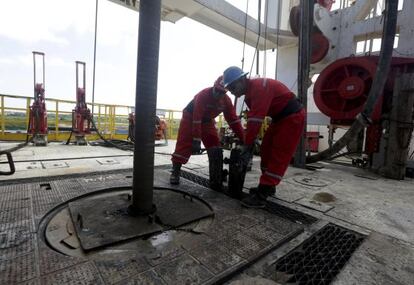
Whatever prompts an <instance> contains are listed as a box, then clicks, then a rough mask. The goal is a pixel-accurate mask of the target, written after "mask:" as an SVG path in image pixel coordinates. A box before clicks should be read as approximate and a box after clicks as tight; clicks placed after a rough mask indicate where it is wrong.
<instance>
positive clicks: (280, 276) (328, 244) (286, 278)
mask: <svg viewBox="0 0 414 285" xmlns="http://www.w3.org/2000/svg"><path fill="white" fill-rule="evenodd" d="M364 238H365V237H364V236H363V235H361V234H359V233H355V232H352V231H350V230H348V229H345V228H342V227H340V226H337V225H334V224H328V225H326V226H325V227H323V228H322V229H320V230H319V231H318V232H316V233H315V234H314V235H313V236H312V237H310V238H309V239H307V240H306V241H305V242H303V243H302V244H301V245H300V246H299V247H297V248H296V249H294V250H293V251H291V252H290V253H288V254H287V255H285V256H284V257H282V258H281V259H279V260H278V261H277V262H276V264H275V267H276V268H275V269H276V281H277V282H279V283H282V284H329V283H330V282H331V281H332V280H333V279H334V277H335V276H336V275H337V274H338V273H339V272H340V271H341V269H342V268H343V267H344V265H345V264H346V263H347V261H348V259H349V258H350V257H351V255H352V253H353V252H354V251H355V250H356V249H357V248H358V246H359V245H360V244H361V243H362V242H363V240H364Z"/></svg>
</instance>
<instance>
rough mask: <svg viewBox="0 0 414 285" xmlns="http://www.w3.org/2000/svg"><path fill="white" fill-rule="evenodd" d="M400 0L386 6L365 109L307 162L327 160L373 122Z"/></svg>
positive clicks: (391, 1) (386, 67) (393, 36)
mask: <svg viewBox="0 0 414 285" xmlns="http://www.w3.org/2000/svg"><path fill="white" fill-rule="evenodd" d="M397 15H398V1H395V0H387V1H386V6H385V20H384V28H383V33H382V41H381V52H380V56H379V61H378V66H377V71H376V76H375V78H374V82H373V83H372V87H371V90H370V91H369V94H368V98H367V102H366V103H365V107H364V110H363V111H362V112H361V113H360V114H358V115H357V117H356V120H355V121H354V123H353V124H352V126H351V128H350V129H349V130H348V131H347V132H346V133H345V134H344V135H343V136H342V137H341V138H340V139H339V140H338V141H337V142H336V143H335V144H334V145H333V146H332V147H331V148H329V149H327V150H324V151H322V152H320V153H318V154H315V155H312V156H310V157H307V159H306V163H313V162H317V161H320V160H327V159H329V158H330V157H331V156H333V155H334V154H336V153H338V152H339V151H340V150H341V149H343V148H344V147H345V146H346V145H347V144H348V143H349V142H350V141H351V140H352V139H353V138H355V137H356V136H357V135H358V133H359V132H360V131H361V130H363V129H364V128H365V127H366V126H368V125H369V124H370V123H371V115H372V112H373V110H374V107H375V103H376V102H377V101H378V99H379V98H380V96H381V94H382V91H383V89H384V85H385V83H386V81H387V76H388V72H389V70H390V65H391V60H392V52H393V46H394V38H395V33H396V27H397Z"/></svg>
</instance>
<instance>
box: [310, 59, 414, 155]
mask: <svg viewBox="0 0 414 285" xmlns="http://www.w3.org/2000/svg"><path fill="white" fill-rule="evenodd" d="M378 59H379V58H378V56H361V57H348V58H343V59H339V60H337V61H335V62H333V63H332V64H330V65H329V66H327V67H326V68H325V69H324V70H323V71H322V72H321V74H320V75H319V77H318V79H317V81H316V82H315V86H314V95H313V96H314V99H315V103H316V105H317V106H318V108H319V110H320V111H321V112H322V113H324V114H325V115H327V116H329V117H330V118H331V124H333V125H345V126H349V125H351V124H352V123H353V121H354V119H355V117H356V115H357V114H358V113H360V112H361V111H362V110H363V108H364V105H365V102H366V99H367V97H368V93H369V90H370V89H371V85H372V82H373V77H374V76H375V72H376V69H377V64H378ZM413 68H414V59H412V58H400V57H394V58H393V59H392V63H391V70H390V73H389V75H388V80H387V82H386V84H385V87H384V92H383V94H382V96H381V98H380V99H379V101H378V102H377V104H376V106H375V109H374V112H373V114H372V117H371V119H372V122H373V123H372V125H370V126H369V127H368V129H367V133H366V143H365V153H367V154H372V153H374V152H377V151H378V146H379V141H380V138H381V134H382V127H381V116H382V114H385V113H389V112H390V109H391V100H392V95H393V91H394V90H393V89H394V80H395V77H396V75H397V74H398V73H399V72H407V71H408V70H409V69H411V70H412V69H413Z"/></svg>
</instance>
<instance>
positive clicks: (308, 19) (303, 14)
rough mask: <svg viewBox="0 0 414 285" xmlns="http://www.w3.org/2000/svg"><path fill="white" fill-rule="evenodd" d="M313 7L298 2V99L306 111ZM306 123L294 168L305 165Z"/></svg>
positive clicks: (309, 2)
mask: <svg viewBox="0 0 414 285" xmlns="http://www.w3.org/2000/svg"><path fill="white" fill-rule="evenodd" d="M313 7H314V2H313V1H308V0H301V1H300V33H299V52H298V57H299V58H298V97H299V100H300V102H301V103H302V105H303V108H305V110H307V106H308V88H309V68H310V56H311V35H312V27H313ZM306 125H307V124H306V121H305V127H304V130H303V134H302V137H301V139H300V142H299V145H298V147H297V149H296V153H295V160H294V166H296V167H302V168H304V167H305V165H306V144H307V141H306Z"/></svg>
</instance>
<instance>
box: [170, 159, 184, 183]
mask: <svg viewBox="0 0 414 285" xmlns="http://www.w3.org/2000/svg"><path fill="white" fill-rule="evenodd" d="M180 175H181V163H173V168H172V171H171V176H170V184H171V185H178V184H180Z"/></svg>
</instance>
